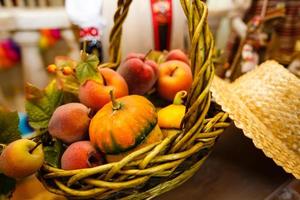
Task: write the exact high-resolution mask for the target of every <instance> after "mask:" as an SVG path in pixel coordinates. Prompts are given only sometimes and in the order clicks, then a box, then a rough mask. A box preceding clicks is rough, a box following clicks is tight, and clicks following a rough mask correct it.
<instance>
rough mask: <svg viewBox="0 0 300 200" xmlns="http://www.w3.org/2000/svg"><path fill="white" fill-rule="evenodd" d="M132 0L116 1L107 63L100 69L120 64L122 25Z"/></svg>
mask: <svg viewBox="0 0 300 200" xmlns="http://www.w3.org/2000/svg"><path fill="white" fill-rule="evenodd" d="M131 2H132V0H118V8H117V10H116V12H115V15H114V25H113V27H112V29H111V31H110V35H109V50H108V51H109V62H108V63H104V64H101V65H100V67H109V68H117V67H118V66H119V65H120V63H121V38H122V25H123V23H124V21H125V19H126V17H127V14H128V10H129V6H130V4H131Z"/></svg>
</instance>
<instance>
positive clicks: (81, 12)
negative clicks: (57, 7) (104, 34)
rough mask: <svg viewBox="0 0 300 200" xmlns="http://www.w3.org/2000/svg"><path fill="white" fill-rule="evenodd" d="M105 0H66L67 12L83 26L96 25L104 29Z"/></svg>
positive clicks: (74, 22)
mask: <svg viewBox="0 0 300 200" xmlns="http://www.w3.org/2000/svg"><path fill="white" fill-rule="evenodd" d="M107 1H108V0H106V2H107ZM103 2H104V0H66V3H65V6H66V12H67V14H68V16H69V18H70V20H71V22H72V23H73V24H75V25H77V26H79V27H81V28H85V27H96V28H98V29H100V30H103V29H104V26H105V20H104V18H103V17H102V9H103Z"/></svg>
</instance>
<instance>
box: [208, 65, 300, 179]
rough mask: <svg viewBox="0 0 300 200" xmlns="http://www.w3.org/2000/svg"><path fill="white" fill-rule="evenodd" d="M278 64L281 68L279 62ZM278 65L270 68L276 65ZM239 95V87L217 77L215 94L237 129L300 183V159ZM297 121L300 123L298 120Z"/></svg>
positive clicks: (213, 86) (212, 88)
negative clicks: (237, 91) (237, 90)
mask: <svg viewBox="0 0 300 200" xmlns="http://www.w3.org/2000/svg"><path fill="white" fill-rule="evenodd" d="M269 62H274V61H269ZM274 63H275V64H277V65H278V63H276V62H274ZM274 63H268V64H273V65H274ZM284 70H286V69H284ZM285 73H286V72H285ZM250 76H251V75H250ZM295 78H296V77H295ZM238 81H239V80H237V82H238ZM298 83H299V82H298ZM298 85H299V84H298ZM235 91H236V85H235V87H233V84H232V83H228V82H226V81H224V80H222V79H220V78H219V77H217V76H215V78H214V80H213V83H212V87H211V92H212V95H213V97H214V98H215V100H216V102H217V103H218V104H219V105H221V107H222V109H223V110H224V111H225V112H227V113H228V114H229V116H230V118H231V119H232V120H233V121H234V123H235V125H236V126H237V127H238V128H241V129H242V130H243V132H244V134H245V135H246V136H247V137H249V138H250V139H252V141H253V143H254V145H255V146H256V147H257V148H259V149H261V150H262V151H263V152H264V154H265V155H266V156H268V157H270V158H272V159H273V160H274V161H275V163H276V164H277V165H279V166H281V167H283V168H284V170H285V171H286V172H288V173H292V174H293V175H294V176H295V177H296V178H297V179H300V155H299V154H297V153H296V152H295V151H293V150H291V149H290V148H288V147H287V145H286V144H285V143H284V142H283V141H282V140H280V139H278V137H276V136H275V134H276V133H274V131H272V129H271V127H269V126H268V125H267V124H264V123H263V122H262V121H261V120H259V118H258V117H257V115H256V114H254V113H253V112H252V111H251V110H250V109H249V108H248V106H247V105H246V104H245V103H244V102H243V100H242V99H241V98H240V96H239V95H238V94H236V92H235ZM299 92H300V91H299ZM298 118H299V116H298ZM295 120H296V121H297V119H295ZM298 120H299V119H298ZM296 123H297V122H296ZM298 123H300V122H298ZM299 131H300V130H297V133H296V134H300V133H299ZM299 143H300V141H299Z"/></svg>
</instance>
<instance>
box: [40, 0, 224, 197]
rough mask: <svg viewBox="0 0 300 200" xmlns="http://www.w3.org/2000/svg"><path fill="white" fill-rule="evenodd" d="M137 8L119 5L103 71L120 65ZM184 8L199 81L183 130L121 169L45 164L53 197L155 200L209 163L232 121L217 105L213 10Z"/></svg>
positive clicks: (196, 5) (185, 3) (123, 0)
mask: <svg viewBox="0 0 300 200" xmlns="http://www.w3.org/2000/svg"><path fill="white" fill-rule="evenodd" d="M131 2H132V0H119V1H118V9H117V11H116V13H115V16H114V27H113V28H112V31H111V35H110V48H109V53H110V62H109V63H105V64H102V66H101V67H110V68H116V67H117V66H118V65H119V64H120V60H121V55H120V43H121V35H122V24H123V22H124V20H125V18H126V15H127V13H128V10H129V6H130V4H131ZM181 4H182V7H183V10H184V12H185V15H186V17H187V19H188V25H189V34H190V38H191V50H190V58H191V68H192V72H193V76H194V81H193V85H192V89H191V90H190V92H189V95H188V97H187V102H186V106H187V112H186V114H185V117H184V120H183V123H182V127H183V128H182V130H173V132H174V133H173V134H171V135H170V136H168V137H167V138H165V139H164V140H163V141H161V142H159V143H156V144H152V145H149V146H146V147H144V148H142V149H140V150H138V151H135V152H133V153H131V154H130V155H128V156H127V157H125V158H124V159H122V160H121V161H119V162H115V163H109V164H105V165H101V166H98V167H94V168H88V169H79V170H70V171H65V170H62V169H58V168H54V167H51V166H49V165H47V164H44V165H43V167H42V169H41V170H40V172H39V179H40V180H41V182H42V183H43V184H44V186H45V187H46V188H47V189H48V190H49V191H51V192H53V193H56V194H59V195H64V196H66V197H68V198H70V199H151V198H154V197H156V196H158V195H160V194H162V193H164V192H167V191H169V190H171V189H173V188H175V187H177V186H179V185H180V184H182V183H183V182H185V181H186V180H188V179H189V178H190V177H191V176H193V174H194V173H195V172H196V171H197V170H198V169H199V168H200V166H201V165H202V164H203V162H204V161H205V160H206V158H207V157H208V155H209V152H210V150H211V149H212V147H213V145H214V144H215V141H216V139H217V137H218V136H219V135H220V134H221V133H222V132H223V130H224V128H226V127H227V126H229V123H228V122H226V120H227V118H228V115H227V114H226V113H224V112H220V111H219V110H218V109H217V107H216V105H215V104H213V103H212V104H211V94H210V92H209V88H210V85H211V82H212V79H213V76H214V67H213V63H212V52H213V48H214V41H213V37H212V34H211V32H210V30H209V27H208V24H207V7H206V5H205V3H203V2H201V1H200V0H181ZM141 155H144V157H143V159H140V158H141ZM137 157H138V158H139V159H138V160H137V159H135V158H137Z"/></svg>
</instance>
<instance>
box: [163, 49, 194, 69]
mask: <svg viewBox="0 0 300 200" xmlns="http://www.w3.org/2000/svg"><path fill="white" fill-rule="evenodd" d="M169 60H179V61H182V62H185V63H186V64H188V65H190V60H189V58H188V57H187V55H186V54H185V53H183V51H181V50H180V49H173V50H171V51H170V52H169V53H168V54H167V56H166V61H169Z"/></svg>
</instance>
